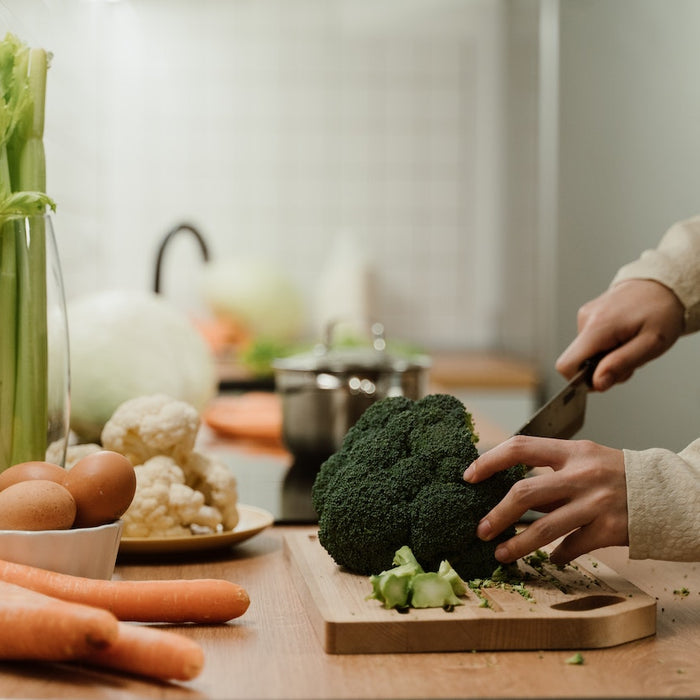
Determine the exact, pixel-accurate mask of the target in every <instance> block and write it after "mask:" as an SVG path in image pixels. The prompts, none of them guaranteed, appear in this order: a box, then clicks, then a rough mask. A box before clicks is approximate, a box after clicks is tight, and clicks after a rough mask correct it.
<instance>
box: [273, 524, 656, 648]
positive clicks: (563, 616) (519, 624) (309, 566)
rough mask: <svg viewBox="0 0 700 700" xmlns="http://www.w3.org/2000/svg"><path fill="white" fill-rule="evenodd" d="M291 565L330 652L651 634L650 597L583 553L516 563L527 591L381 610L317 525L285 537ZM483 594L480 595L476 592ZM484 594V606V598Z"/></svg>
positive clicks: (597, 644) (565, 644)
mask: <svg viewBox="0 0 700 700" xmlns="http://www.w3.org/2000/svg"><path fill="white" fill-rule="evenodd" d="M285 552H286V556H287V559H288V563H289V567H290V572H291V574H292V576H293V579H294V582H295V585H296V588H297V590H298V592H299V595H300V597H301V599H302V601H303V603H304V606H305V608H306V611H307V613H308V615H309V618H310V620H311V622H312V624H313V626H314V628H315V630H316V633H317V635H318V637H319V639H320V641H321V644H322V646H323V648H324V650H325V651H326V652H328V653H330V654H369V653H396V652H438V651H472V650H487V649H490V650H518V649H542V650H544V649H593V648H602V647H610V646H615V645H617V644H622V643H624V642H629V641H632V640H634V639H640V638H642V637H647V636H650V635H653V634H654V633H655V632H656V601H655V599H654V598H652V597H650V596H649V595H647V594H646V593H644V592H643V591H641V590H640V589H638V588H636V587H635V586H634V585H633V584H631V583H630V582H629V581H627V580H625V579H624V578H622V577H621V576H620V575H619V574H617V573H616V572H614V571H613V570H612V569H610V568H609V567H607V566H605V565H604V564H602V563H600V562H598V561H596V559H595V558H594V557H591V556H588V555H587V556H584V557H581V558H579V559H576V560H575V561H573V562H572V563H571V564H569V565H567V566H566V567H564V568H563V569H562V568H560V567H557V566H555V565H553V564H549V563H546V564H545V565H544V566H543V567H542V569H541V570H538V569H533V568H531V567H529V566H528V565H527V564H525V563H524V562H522V561H521V562H519V564H518V565H519V566H520V567H521V569H522V570H523V572H527V574H528V575H529V576H531V579H529V580H526V581H525V583H524V586H525V589H526V595H523V594H521V593H519V592H517V591H516V590H513V589H512V588H511V589H504V588H484V589H481V591H480V595H477V594H475V593H474V592H472V591H470V592H469V594H468V595H467V596H465V597H464V598H463V600H464V603H465V604H464V605H460V606H456V607H455V608H454V610H453V611H452V612H447V611H445V610H443V609H442V608H432V609H423V610H417V609H411V610H409V611H408V612H407V613H400V612H398V611H396V610H385V609H384V608H383V607H382V605H381V604H380V603H379V602H378V601H376V600H366V598H367V595H368V594H369V593H370V592H371V585H370V583H369V579H368V577H366V576H358V575H355V574H351V573H348V572H347V571H344V570H343V569H341V568H340V567H339V566H337V565H336V564H335V562H334V561H333V560H332V559H331V557H330V556H329V555H328V553H327V552H326V551H325V550H324V549H323V547H322V546H321V545H320V544H319V541H318V537H317V535H316V534H315V533H311V534H310V533H308V532H305V533H292V534H289V535H287V536H286V538H285ZM480 596H482V597H480ZM483 598H485V599H486V600H487V601H488V607H484V606H483V603H482V600H483Z"/></svg>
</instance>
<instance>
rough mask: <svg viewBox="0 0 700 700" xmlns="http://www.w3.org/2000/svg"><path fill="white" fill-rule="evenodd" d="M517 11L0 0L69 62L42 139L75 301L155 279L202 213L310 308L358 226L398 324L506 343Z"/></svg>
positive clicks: (395, 0)
mask: <svg viewBox="0 0 700 700" xmlns="http://www.w3.org/2000/svg"><path fill="white" fill-rule="evenodd" d="M502 8H503V5H502V4H501V3H500V2H492V1H490V0H472V1H466V0H378V1H377V2H371V1H368V0H359V1H358V0H256V2H252V3H251V2H245V1H244V0H196V1H194V0H122V1H121V2H98V1H97V0H92V1H88V0H53V1H52V2H49V1H48V0H0V23H1V24H2V25H5V28H9V29H12V30H13V31H16V32H17V33H18V34H20V35H21V36H22V38H24V39H25V40H27V41H28V42H30V43H40V44H41V45H43V46H45V47H47V48H49V49H50V50H52V51H53V52H54V54H55V58H54V63H53V66H52V69H51V74H50V76H49V89H50V92H49V96H48V103H47V112H48V113H47V133H46V143H47V156H48V168H49V186H50V190H51V194H53V195H54V196H55V198H56V199H57V201H58V203H59V213H58V214H57V217H56V219H57V230H58V237H59V246H60V250H61V254H62V258H63V266H64V273H65V279H66V287H67V293H68V296H69V298H71V297H74V296H77V295H79V294H82V293H84V292H89V291H92V290H95V289H99V288H102V287H114V286H128V287H138V288H146V287H150V286H151V285H152V275H153V266H154V258H155V252H156V249H157V245H158V243H159V241H160V239H161V238H162V237H163V236H164V234H165V233H166V232H167V231H168V230H169V229H170V228H171V227H172V226H173V225H175V224H177V223H178V222H180V221H188V222H191V223H193V224H195V225H196V226H197V227H198V228H199V229H200V230H201V232H202V233H203V235H204V236H205V237H206V238H207V239H208V241H209V243H210V246H211V248H212V252H213V255H214V257H224V256H229V255H246V256H248V255H254V256H264V257H266V258H268V259H270V260H271V261H272V262H273V263H275V264H279V265H283V266H284V268H285V269H286V270H287V272H288V274H289V275H290V276H291V277H292V279H293V280H294V281H295V282H296V283H297V284H298V285H299V286H300V288H301V290H302V291H303V294H304V295H305V297H306V299H307V301H308V303H309V306H310V307H313V305H314V304H313V300H314V298H315V296H316V293H317V291H318V279H319V270H320V269H322V267H323V266H324V264H325V263H326V262H327V261H328V259H329V256H331V254H332V251H333V247H334V245H335V243H336V242H337V239H338V237H339V236H341V235H346V236H349V237H350V239H351V240H353V241H354V243H355V244H356V245H357V246H358V249H359V250H361V251H362V253H363V254H364V255H366V257H367V258H368V259H369V260H370V261H371V264H372V268H373V272H374V276H375V284H374V286H373V289H374V296H373V309H372V311H373V313H374V315H375V316H376V317H378V318H380V319H381V320H383V321H384V323H385V325H386V327H387V332H388V333H390V334H391V335H393V336H394V337H401V338H404V339H407V340H412V341H416V342H420V343H425V344H429V345H430V346H437V347H484V346H492V345H494V344H496V343H497V342H498V340H499V338H500V332H499V328H498V326H499V323H500V321H501V318H502V316H501V314H502V309H501V304H502V299H501V296H502V294H501V289H502V286H501V284H500V280H501V277H502V275H503V269H504V264H503V259H502V258H503V254H504V253H503V250H504V249H505V247H506V246H505V245H504V233H503V231H502V230H501V224H502V215H503V210H504V208H505V206H506V203H505V202H504V201H503V198H504V194H503V192H504V191H505V190H506V189H507V188H504V187H503V172H502V169H503V167H504V165H503V163H504V153H503V140H504V139H503V131H502V128H503V89H504V81H503V75H502V60H503V54H502V51H501V49H502V35H503V34H504V32H503V31H502V21H503V15H502ZM188 246H189V244H188V243H186V242H184V241H183V242H182V243H179V244H178V245H177V246H173V250H172V251H171V254H170V257H169V258H168V259H167V262H166V264H167V268H168V274H167V277H166V285H165V289H164V292H165V293H166V294H168V295H169V296H172V298H173V300H174V301H175V302H176V303H178V304H181V305H183V306H185V305H187V306H191V305H192V303H191V301H189V300H186V299H190V297H193V296H194V295H196V293H197V288H196V284H197V280H198V274H199V272H200V270H201V262H200V261H199V259H198V258H197V257H194V256H193V255H192V249H190V248H189V247H188ZM196 306H197V305H195V307H196ZM524 308H525V313H527V308H528V307H527V305H526V306H525V307H524Z"/></svg>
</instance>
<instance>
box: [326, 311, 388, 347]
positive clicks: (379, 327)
mask: <svg viewBox="0 0 700 700" xmlns="http://www.w3.org/2000/svg"><path fill="white" fill-rule="evenodd" d="M340 320H341V319H334V320H332V321H329V322H328V323H327V324H326V327H325V329H324V333H323V340H322V341H321V343H320V348H319V350H320V352H321V353H326V352H328V351H329V350H330V349H331V348H332V347H333V339H334V338H333V336H334V335H335V329H336V327H337V325H338V324H339V323H340ZM369 331H370V334H371V338H372V347H373V348H374V349H375V350H376V351H377V352H384V351H385V350H386V338H385V337H384V324H383V323H380V322H379V321H375V322H373V323H372V324H371V326H370V329H369Z"/></svg>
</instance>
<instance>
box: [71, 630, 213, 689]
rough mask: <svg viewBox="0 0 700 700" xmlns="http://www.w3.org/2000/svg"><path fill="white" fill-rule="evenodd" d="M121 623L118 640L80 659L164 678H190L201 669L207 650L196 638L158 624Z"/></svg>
mask: <svg viewBox="0 0 700 700" xmlns="http://www.w3.org/2000/svg"><path fill="white" fill-rule="evenodd" d="M118 624H119V635H118V636H117V639H116V641H115V642H113V643H112V644H110V645H109V646H108V647H105V648H104V649H97V650H95V651H91V652H90V653H88V654H86V655H84V656H83V657H82V658H81V659H80V661H83V662H85V663H87V664H90V665H93V666H103V667H106V668H111V669H115V670H118V671H126V672H127V673H134V674H137V675H140V676H148V677H149V678H156V679H158V680H163V681H168V680H178V681H190V680H192V679H193V678H196V677H197V676H198V675H199V674H200V673H201V672H202V669H203V668H204V651H203V650H202V647H200V646H199V644H197V643H196V642H195V641H193V640H191V639H188V638H187V637H185V636H183V635H181V634H178V633H177V632H170V631H168V630H163V629H158V628H156V627H145V626H143V625H133V624H129V623H126V622H120V623H118Z"/></svg>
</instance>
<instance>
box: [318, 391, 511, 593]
mask: <svg viewBox="0 0 700 700" xmlns="http://www.w3.org/2000/svg"><path fill="white" fill-rule="evenodd" d="M477 440H478V438H477V436H476V434H475V432H474V424H473V420H472V417H471V415H470V414H469V413H468V412H467V411H466V409H465V407H464V405H463V404H462V403H461V402H460V401H459V400H458V399H457V398H456V397H454V396H451V395H449V394H432V395H430V396H426V397H424V398H422V399H420V400H418V401H412V400H411V399H408V398H405V397H390V398H385V399H382V400H380V401H378V402H376V403H374V404H372V405H371V406H370V407H369V408H368V409H367V410H366V411H365V412H364V413H363V414H362V416H361V417H360V419H359V420H358V421H357V422H356V423H355V425H353V426H352V427H351V428H350V430H349V431H348V433H347V435H346V437H345V440H344V442H343V444H342V446H341V447H340V449H339V450H338V451H337V452H336V453H335V454H334V455H332V456H331V457H330V458H329V459H328V460H326V461H325V462H324V463H323V465H322V466H321V468H320V470H319V473H318V475H317V477H316V480H315V482H314V485H313V489H312V503H313V506H314V508H315V510H316V512H317V514H318V521H319V541H320V542H321V544H322V545H323V547H325V549H326V550H327V551H328V553H329V554H330V555H331V556H332V557H333V559H334V560H335V562H336V563H337V564H338V565H340V566H343V567H345V568H346V569H348V570H349V571H352V572H355V573H358V574H364V575H372V574H378V573H380V572H384V571H386V570H388V569H389V568H391V566H392V564H393V563H394V561H393V560H394V554H395V552H396V551H397V550H399V549H400V548H401V547H403V546H408V547H410V549H411V551H412V552H413V553H414V554H415V557H416V559H417V561H418V562H420V565H421V566H422V567H423V568H424V569H425V570H426V571H429V570H432V571H435V570H437V569H438V567H439V566H440V563H441V562H442V561H443V560H445V559H447V560H449V561H450V563H451V564H452V566H453V567H454V569H455V570H456V572H457V573H458V574H459V576H460V577H461V578H463V579H465V580H470V579H473V578H486V577H488V576H490V575H491V573H492V572H493V570H494V569H495V568H496V567H497V566H498V562H497V561H496V559H495V558H494V556H493V553H494V550H495V548H496V544H497V543H498V542H500V541H502V540H503V539H505V538H507V537H509V536H511V535H512V534H513V533H512V530H510V531H508V532H506V533H503V534H502V535H501V536H500V537H499V538H498V539H497V540H496V541H492V542H488V543H487V542H482V541H481V540H479V539H478V538H477V537H476V527H477V524H478V522H479V520H480V519H481V517H483V516H484V515H485V514H486V513H487V512H488V511H489V510H490V509H491V508H492V507H493V506H495V505H496V504H497V503H498V502H499V501H500V500H501V499H502V498H503V496H505V494H506V493H507V491H508V489H509V488H510V486H511V485H512V484H513V483H514V482H515V481H516V480H517V479H519V478H521V477H522V476H523V475H524V469H523V468H522V467H519V466H517V467H512V468H511V469H509V470H508V471H506V472H502V473H499V474H496V475H495V476H493V477H491V478H490V479H487V480H486V481H484V482H481V483H479V484H467V483H466V482H465V481H464V480H463V479H462V474H463V473H464V470H465V469H466V467H467V466H468V465H469V464H470V463H471V462H472V461H473V460H474V459H475V458H476V457H477V455H478V450H477V448H476V442H477Z"/></svg>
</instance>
